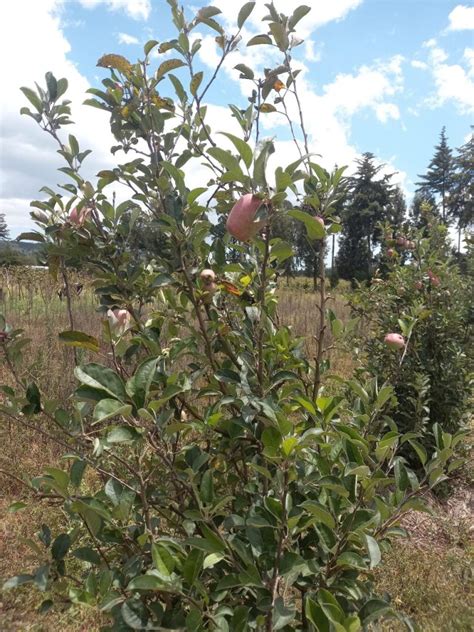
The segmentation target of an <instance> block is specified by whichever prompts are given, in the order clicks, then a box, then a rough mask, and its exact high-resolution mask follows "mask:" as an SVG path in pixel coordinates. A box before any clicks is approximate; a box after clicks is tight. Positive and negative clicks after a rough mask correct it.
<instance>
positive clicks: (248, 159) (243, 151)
mask: <svg viewBox="0 0 474 632" xmlns="http://www.w3.org/2000/svg"><path fill="white" fill-rule="evenodd" d="M220 133H221V134H222V135H223V136H227V138H228V139H229V140H230V141H231V142H232V143H233V144H234V146H235V148H236V149H237V151H238V152H239V154H240V157H241V158H242V160H243V161H244V164H245V166H246V167H247V169H248V168H249V167H250V165H251V164H252V160H253V151H252V148H251V147H250V145H249V144H248V143H246V142H245V141H244V140H242V138H239V137H238V136H234V134H229V133H228V132H220Z"/></svg>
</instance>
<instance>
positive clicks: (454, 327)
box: [352, 205, 472, 432]
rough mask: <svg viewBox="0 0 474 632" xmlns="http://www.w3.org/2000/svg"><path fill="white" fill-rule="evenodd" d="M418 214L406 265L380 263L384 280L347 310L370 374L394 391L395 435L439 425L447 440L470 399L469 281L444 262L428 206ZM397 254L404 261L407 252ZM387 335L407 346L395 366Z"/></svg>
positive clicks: (442, 229)
mask: <svg viewBox="0 0 474 632" xmlns="http://www.w3.org/2000/svg"><path fill="white" fill-rule="evenodd" d="M423 212H424V215H425V218H426V222H427V224H428V225H429V228H425V229H424V230H418V231H413V232H412V235H411V239H410V240H409V241H410V244H409V245H410V248H409V251H410V256H409V258H408V260H407V262H406V263H405V264H403V265H402V264H400V263H399V262H398V259H395V260H394V261H393V260H390V261H388V260H386V261H385V268H382V270H385V274H383V275H382V274H379V276H377V277H376V278H375V279H374V280H373V282H372V283H371V285H370V286H368V287H362V286H361V287H359V289H358V291H357V292H356V293H355V296H354V298H353V300H352V304H353V306H354V308H355V309H356V310H357V311H358V312H359V313H360V314H362V315H363V321H364V326H363V327H362V328H361V330H362V332H363V334H362V336H361V347H360V349H361V350H362V351H363V355H364V358H366V361H367V362H368V368H369V370H370V371H371V372H373V373H374V374H376V375H378V376H379V377H380V378H381V379H383V380H389V381H390V383H391V384H393V386H394V388H395V393H396V396H397V399H398V407H397V410H396V411H394V413H393V417H394V420H395V421H396V423H397V427H398V428H399V430H400V431H401V432H407V431H411V430H415V431H423V429H424V428H425V427H427V428H431V427H432V426H433V424H435V423H438V424H439V426H440V427H441V428H442V429H443V430H446V431H449V432H453V431H455V430H457V429H458V428H460V427H461V426H462V425H463V421H464V418H465V415H466V412H467V403H468V397H469V386H470V380H471V371H472V356H470V349H471V345H470V342H469V341H470V340H471V339H472V319H471V317H470V297H471V296H472V277H468V276H461V275H460V273H459V268H458V266H457V264H456V262H455V261H454V260H453V259H452V258H451V255H450V251H449V242H448V235H447V229H446V226H444V225H443V224H441V223H440V222H439V221H438V220H437V219H436V217H435V216H434V215H432V213H431V211H430V208H429V206H427V205H424V207H423ZM387 235H388V241H389V243H390V244H391V243H393V241H394V239H393V236H392V234H391V231H388V233H387ZM412 242H413V244H414V246H415V247H414V249H413V248H412V247H411V243H412ZM400 251H401V252H402V253H404V254H405V256H406V246H404V245H402V246H401V247H400ZM386 332H398V333H399V334H401V335H403V336H405V337H406V338H407V352H406V354H405V355H404V357H403V362H402V363H401V362H400V359H401V357H402V354H397V353H394V352H393V351H392V350H391V349H389V348H387V346H386V345H384V343H383V341H384V335H385V334H386Z"/></svg>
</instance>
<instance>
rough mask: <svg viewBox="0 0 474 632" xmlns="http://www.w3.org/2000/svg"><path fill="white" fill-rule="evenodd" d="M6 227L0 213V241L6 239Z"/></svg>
mask: <svg viewBox="0 0 474 632" xmlns="http://www.w3.org/2000/svg"><path fill="white" fill-rule="evenodd" d="M8 232H9V231H8V226H7V222H6V221H5V213H0V239H7V238H8Z"/></svg>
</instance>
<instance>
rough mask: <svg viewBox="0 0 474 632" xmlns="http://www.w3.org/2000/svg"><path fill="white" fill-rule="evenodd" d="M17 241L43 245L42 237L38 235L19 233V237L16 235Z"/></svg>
mask: <svg viewBox="0 0 474 632" xmlns="http://www.w3.org/2000/svg"><path fill="white" fill-rule="evenodd" d="M16 240H17V241H37V242H39V243H41V244H43V243H44V235H41V234H40V233H33V232H31V233H21V234H20V235H18V237H17V238H16Z"/></svg>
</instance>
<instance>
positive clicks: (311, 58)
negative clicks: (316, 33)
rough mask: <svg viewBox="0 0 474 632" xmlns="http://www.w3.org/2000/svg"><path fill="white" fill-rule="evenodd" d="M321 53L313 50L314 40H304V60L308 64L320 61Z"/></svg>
mask: <svg viewBox="0 0 474 632" xmlns="http://www.w3.org/2000/svg"><path fill="white" fill-rule="evenodd" d="M321 57H322V53H321V51H320V50H315V48H314V40H312V39H306V40H305V42H304V58H305V61H308V62H318V61H321Z"/></svg>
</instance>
